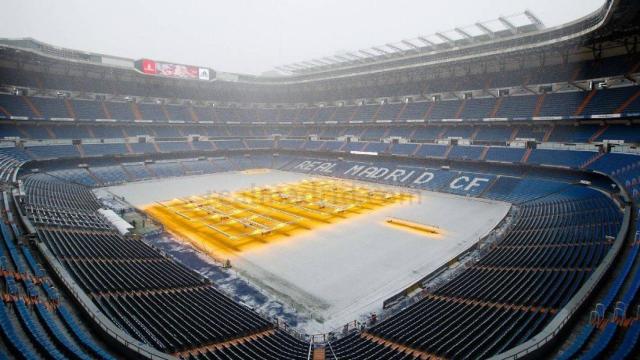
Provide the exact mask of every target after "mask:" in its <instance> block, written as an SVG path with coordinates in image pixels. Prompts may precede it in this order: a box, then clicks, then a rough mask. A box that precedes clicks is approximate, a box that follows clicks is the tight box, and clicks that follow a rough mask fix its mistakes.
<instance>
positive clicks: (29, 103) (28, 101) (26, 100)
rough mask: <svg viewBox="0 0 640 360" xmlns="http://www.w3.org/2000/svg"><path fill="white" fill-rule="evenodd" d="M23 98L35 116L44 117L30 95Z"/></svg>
mask: <svg viewBox="0 0 640 360" xmlns="http://www.w3.org/2000/svg"><path fill="white" fill-rule="evenodd" d="M22 100H23V101H24V102H25V103H26V104H27V106H28V107H29V109H30V110H31V112H32V113H33V114H34V115H35V116H37V117H42V113H41V112H40V110H39V109H38V108H37V107H36V105H35V104H34V103H33V102H32V101H31V99H29V97H28V96H22Z"/></svg>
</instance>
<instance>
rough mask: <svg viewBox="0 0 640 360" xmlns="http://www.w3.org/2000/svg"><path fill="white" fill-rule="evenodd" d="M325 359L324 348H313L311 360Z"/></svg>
mask: <svg viewBox="0 0 640 360" xmlns="http://www.w3.org/2000/svg"><path fill="white" fill-rule="evenodd" d="M326 358H327V356H326V351H325V347H324V346H316V347H314V348H313V356H312V357H311V359H312V360H325V359H326Z"/></svg>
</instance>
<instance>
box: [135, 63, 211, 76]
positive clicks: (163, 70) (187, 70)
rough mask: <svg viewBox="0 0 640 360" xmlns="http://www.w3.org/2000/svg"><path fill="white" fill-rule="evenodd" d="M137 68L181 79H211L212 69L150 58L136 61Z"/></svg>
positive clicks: (149, 72) (146, 72)
mask: <svg viewBox="0 0 640 360" xmlns="http://www.w3.org/2000/svg"><path fill="white" fill-rule="evenodd" d="M135 65H136V69H138V70H140V71H141V72H143V73H145V74H149V75H160V76H167V77H173V78H180V79H192V80H205V81H208V80H211V70H210V69H208V68H201V67H197V66H191V65H180V64H171V63H166V62H160V61H155V60H150V59H141V60H138V61H136V62H135Z"/></svg>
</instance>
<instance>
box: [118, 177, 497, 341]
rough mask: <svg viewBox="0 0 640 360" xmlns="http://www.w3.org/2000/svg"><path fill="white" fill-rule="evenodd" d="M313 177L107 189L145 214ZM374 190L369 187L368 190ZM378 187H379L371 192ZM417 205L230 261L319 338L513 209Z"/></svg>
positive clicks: (451, 201)
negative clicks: (163, 205)
mask: <svg viewBox="0 0 640 360" xmlns="http://www.w3.org/2000/svg"><path fill="white" fill-rule="evenodd" d="M310 177H311V176H310V175H306V174H298V173H291V172H283V171H277V170H272V171H269V172H266V173H256V174H247V173H242V172H226V173H217V174H210V175H199V176H190V177H182V178H168V179H159V180H150V181H144V182H138V183H130V184H125V185H120V186H114V187H110V188H108V189H105V190H108V191H110V192H111V193H113V194H115V195H118V196H124V197H125V199H126V201H128V202H129V203H130V204H132V205H133V206H136V207H139V208H142V207H144V206H145V205H148V204H150V203H153V202H155V201H165V200H170V199H173V198H179V197H185V196H189V195H198V194H205V193H208V192H225V191H228V192H232V191H236V190H241V189H247V188H250V187H253V186H264V185H275V184H280V183H285V182H295V181H300V180H302V179H308V178H310ZM369 185H371V184H369ZM376 186H381V185H376ZM417 194H418V197H417V200H414V201H412V202H408V203H401V204H396V205H392V206H388V207H384V208H381V209H379V210H376V211H374V212H369V213H365V214H363V215H360V216H356V217H353V218H349V219H347V220H345V221H340V222H337V223H335V224H331V225H327V226H322V227H319V228H316V229H313V231H309V232H304V233H301V234H298V235H295V237H294V238H293V239H291V240H288V241H285V242H274V243H270V244H268V245H265V246H261V247H256V248H252V249H249V250H247V251H244V252H242V253H240V254H238V255H237V256H236V257H235V258H233V259H232V260H231V263H232V265H233V267H234V269H235V270H236V271H237V272H238V273H240V274H241V276H242V277H244V278H245V279H247V280H248V281H249V282H251V283H253V284H254V285H255V286H257V287H259V288H261V289H262V290H263V291H264V292H266V293H268V294H270V295H271V296H272V297H273V298H275V299H277V300H279V301H281V302H283V303H285V304H287V305H289V306H291V307H293V308H295V309H296V311H297V313H298V314H299V315H300V318H301V319H306V321H304V322H303V325H302V326H299V328H300V329H301V330H303V331H306V332H307V333H309V334H315V333H323V332H327V331H332V330H335V329H338V328H340V327H341V326H342V325H344V324H346V323H348V322H350V321H353V320H355V319H360V318H362V316H363V315H367V314H369V313H371V312H378V311H379V310H380V309H381V307H382V302H383V301H384V300H385V299H387V298H389V297H390V296H392V295H395V294H396V293H398V292H400V291H401V290H402V289H404V288H406V287H407V286H409V285H411V284H413V283H415V282H416V281H418V280H420V279H421V278H423V277H425V276H426V275H428V274H429V273H431V272H432V271H433V270H435V269H437V268H438V267H440V266H442V265H443V264H446V263H447V262H448V261H449V260H451V259H452V258H453V257H455V256H456V255H458V254H459V253H461V252H462V251H464V250H466V249H467V248H469V247H470V246H471V245H473V244H474V243H475V242H477V241H478V240H479V239H480V238H482V237H483V236H484V235H486V234H487V233H489V232H490V231H491V230H492V229H493V228H494V227H495V226H496V225H497V224H498V223H499V222H500V221H501V220H502V219H503V218H504V217H505V216H506V214H507V212H508V211H509V208H510V205H509V204H507V203H503V202H496V201H490V200H484V199H476V198H465V197H462V196H458V195H449V194H442V193H434V192H428V191H419V192H418V193H417ZM390 217H394V218H400V219H405V220H408V221H413V222H417V223H422V224H428V225H431V226H436V227H438V228H440V229H441V230H442V232H443V235H441V236H438V237H429V236H425V235H424V234H420V233H418V232H412V231H406V230H403V229H401V228H398V227H395V226H392V225H389V224H387V223H386V221H385V220H386V219H388V218H390Z"/></svg>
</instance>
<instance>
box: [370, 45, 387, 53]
mask: <svg viewBox="0 0 640 360" xmlns="http://www.w3.org/2000/svg"><path fill="white" fill-rule="evenodd" d="M371 50H374V51H377V52H379V53H380V54H382V55H389V52H388V51H385V50H383V49H380V48H379V47H375V46H374V47H372V48H371Z"/></svg>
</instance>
